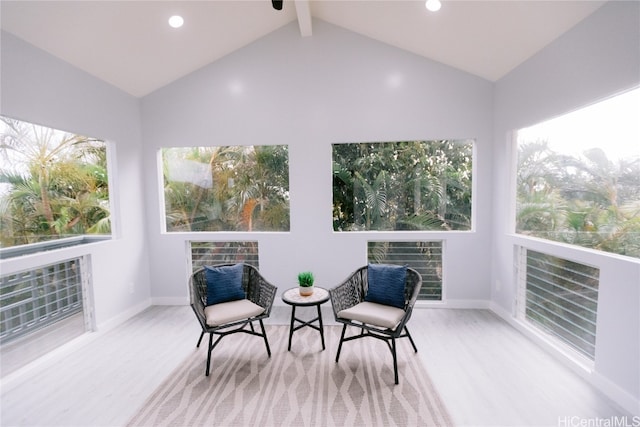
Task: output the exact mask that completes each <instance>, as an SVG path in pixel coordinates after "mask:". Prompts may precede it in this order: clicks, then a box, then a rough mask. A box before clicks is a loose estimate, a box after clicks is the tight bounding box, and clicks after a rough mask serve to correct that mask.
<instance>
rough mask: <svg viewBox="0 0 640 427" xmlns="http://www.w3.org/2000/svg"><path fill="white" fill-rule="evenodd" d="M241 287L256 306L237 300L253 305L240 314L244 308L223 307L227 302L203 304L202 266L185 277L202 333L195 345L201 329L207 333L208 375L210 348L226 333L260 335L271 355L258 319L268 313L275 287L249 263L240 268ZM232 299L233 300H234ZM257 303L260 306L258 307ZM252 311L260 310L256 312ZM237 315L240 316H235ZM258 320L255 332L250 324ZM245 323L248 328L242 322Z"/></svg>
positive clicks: (205, 298)
mask: <svg viewBox="0 0 640 427" xmlns="http://www.w3.org/2000/svg"><path fill="white" fill-rule="evenodd" d="M233 265H234V264H222V265H216V266H214V267H224V266H233ZM242 288H243V289H244V291H245V292H246V300H248V301H250V302H252V303H253V304H256V305H257V306H259V307H255V306H253V305H252V304H246V301H245V300H240V304H241V305H242V304H245V306H247V305H248V306H250V307H253V310H248V311H246V313H247V315H246V316H245V315H243V314H242V312H243V311H244V308H240V309H239V310H238V308H237V306H235V307H229V306H227V309H226V310H225V307H224V305H225V304H228V303H222V304H215V305H210V306H208V307H207V306H206V304H207V280H206V277H205V269H204V267H203V268H200V269H198V270H196V271H195V272H194V273H193V274H192V275H191V278H190V280H189V294H190V297H191V308H193V312H194V313H195V315H196V317H197V318H198V321H199V322H200V326H201V327H202V333H201V334H200V339H198V344H197V345H196V347H200V342H201V341H202V337H204V334H205V333H208V334H209V351H208V353H207V369H206V375H207V376H208V375H209V368H210V365H211V351H212V350H213V349H214V348H215V346H216V345H218V343H219V342H220V340H221V339H222V338H223V337H225V336H227V335H230V334H234V333H239V332H242V333H247V334H250V335H256V336H259V337H262V338H263V339H264V344H265V345H266V347H267V354H268V356H269V357H271V349H270V348H269V341H268V339H267V333H266V332H265V329H264V324H263V323H262V319H265V318H267V317H269V315H270V314H271V306H272V305H273V300H274V299H275V296H276V290H277V289H278V288H277V287H275V286H274V285H272V284H271V283H269V282H267V281H266V280H265V279H264V278H263V277H262V276H261V275H260V273H259V272H258V270H257V269H256V268H255V267H253V266H251V265H249V264H243V272H242ZM234 303H236V301H234ZM260 307H261V308H262V309H263V310H262V311H261V310H260ZM256 311H261V312H260V313H258V314H256V313H255V312H256ZM238 317H240V318H238ZM255 321H258V322H259V323H260V330H261V332H256V331H255V330H254V328H253V322H255ZM247 325H249V329H246V326H247ZM214 335H218V338H217V339H216V341H215V342H214V341H213V336H214Z"/></svg>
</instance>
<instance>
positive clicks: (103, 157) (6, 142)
mask: <svg viewBox="0 0 640 427" xmlns="http://www.w3.org/2000/svg"><path fill="white" fill-rule="evenodd" d="M86 235H102V236H105V235H106V236H110V235H111V220H110V204H109V184H108V174H107V147H106V143H105V142H104V141H101V140H99V139H95V138H90V137H86V136H82V135H77V134H74V133H69V132H64V131H61V130H57V129H52V128H49V127H45V126H39V125H36V124H32V123H28V122H24V121H20V120H15V119H11V118H8V117H2V116H0V245H1V247H2V248H10V247H17V246H20V245H27V244H34V243H40V242H48V241H53V240H56V241H62V239H65V238H72V237H77V236H86ZM67 241H70V242H71V241H73V242H80V243H81V241H80V240H77V239H67ZM70 244H73V243H70ZM60 245H61V243H58V246H60ZM40 246H42V248H44V247H45V246H46V245H40ZM40 246H38V247H40Z"/></svg>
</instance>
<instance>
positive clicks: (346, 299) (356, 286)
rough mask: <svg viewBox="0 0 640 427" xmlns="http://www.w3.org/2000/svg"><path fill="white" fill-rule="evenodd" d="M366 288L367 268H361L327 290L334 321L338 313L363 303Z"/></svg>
mask: <svg viewBox="0 0 640 427" xmlns="http://www.w3.org/2000/svg"><path fill="white" fill-rule="evenodd" d="M366 286H367V268H366V267H361V268H359V269H357V270H356V271H354V272H353V273H351V275H349V277H348V278H347V279H346V280H345V281H344V282H342V283H341V284H339V285H338V286H336V287H334V288H333V289H329V296H330V297H331V305H332V307H333V314H334V316H335V318H336V319H337V318H338V313H339V312H340V311H342V310H345V309H347V308H351V307H353V306H354V305H356V304H359V303H361V302H362V301H364V295H365V293H366Z"/></svg>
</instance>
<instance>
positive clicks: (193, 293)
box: [189, 268, 207, 328]
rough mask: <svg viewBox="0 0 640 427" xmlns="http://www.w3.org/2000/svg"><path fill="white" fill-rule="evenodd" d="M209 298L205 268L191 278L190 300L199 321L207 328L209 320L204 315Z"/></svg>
mask: <svg viewBox="0 0 640 427" xmlns="http://www.w3.org/2000/svg"><path fill="white" fill-rule="evenodd" d="M206 298H207V281H206V277H205V272H204V268H200V269H198V270H197V271H195V272H194V273H193V274H192V275H191V277H190V278H189V299H190V304H191V308H193V311H194V313H195V314H196V317H197V318H198V321H199V322H200V324H201V325H202V327H203V328H206V324H207V320H206V316H205V314H204V308H205V306H206V302H207V301H206Z"/></svg>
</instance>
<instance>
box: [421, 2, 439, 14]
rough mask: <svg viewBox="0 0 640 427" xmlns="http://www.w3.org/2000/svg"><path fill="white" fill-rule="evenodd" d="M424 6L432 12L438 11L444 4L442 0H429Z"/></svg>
mask: <svg viewBox="0 0 640 427" xmlns="http://www.w3.org/2000/svg"><path fill="white" fill-rule="evenodd" d="M424 6H425V7H426V8H427V9H429V10H430V11H431V12H437V11H439V10H440V7H441V6H442V4H440V0H427V2H426V3H425V4H424Z"/></svg>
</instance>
